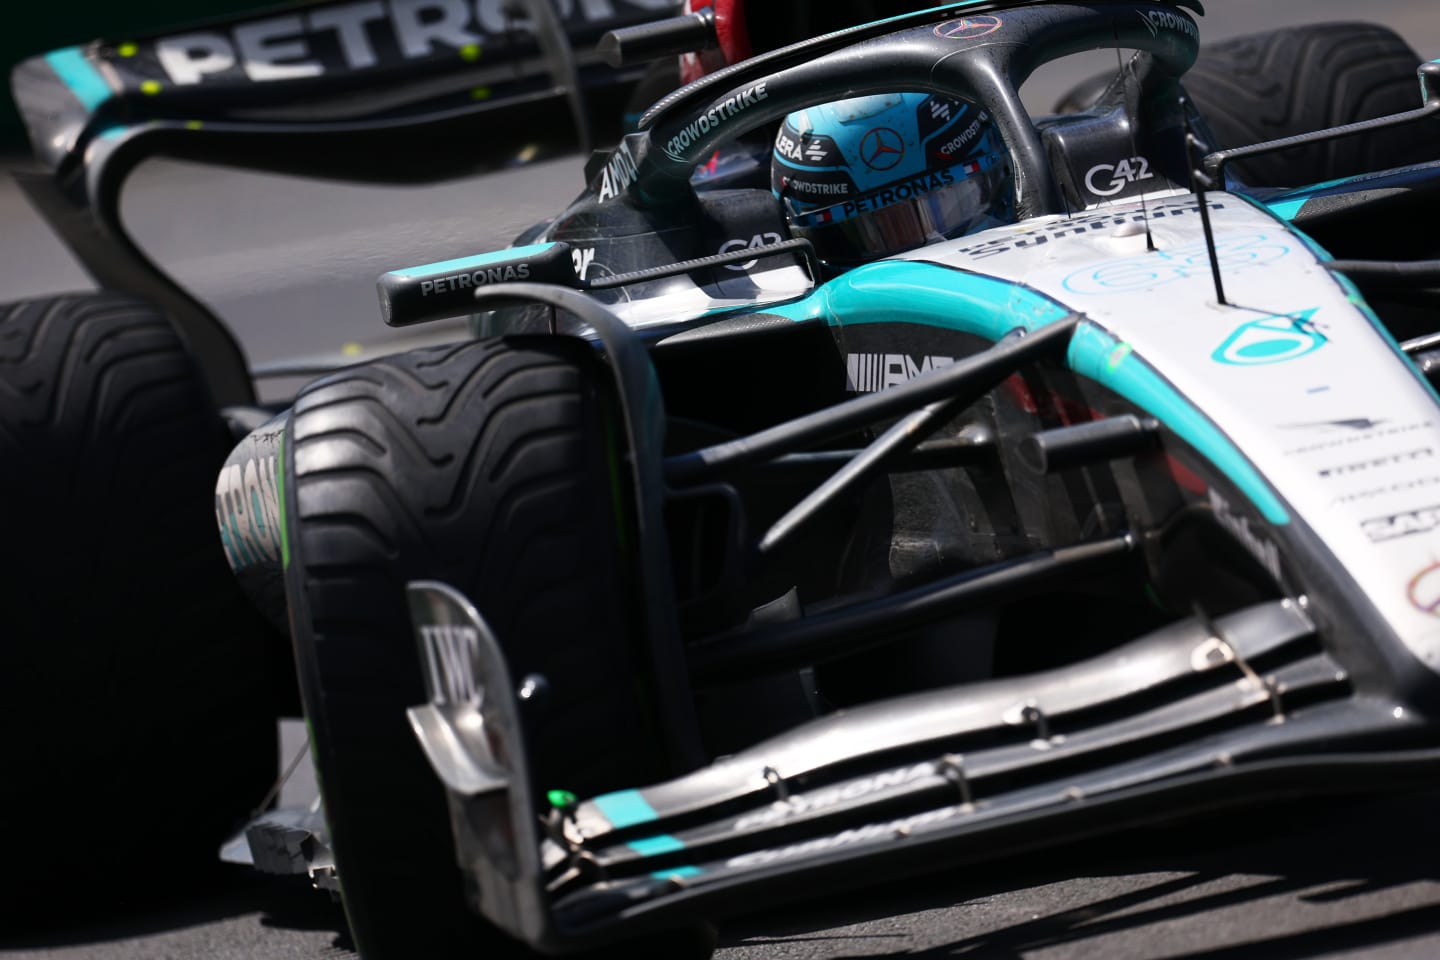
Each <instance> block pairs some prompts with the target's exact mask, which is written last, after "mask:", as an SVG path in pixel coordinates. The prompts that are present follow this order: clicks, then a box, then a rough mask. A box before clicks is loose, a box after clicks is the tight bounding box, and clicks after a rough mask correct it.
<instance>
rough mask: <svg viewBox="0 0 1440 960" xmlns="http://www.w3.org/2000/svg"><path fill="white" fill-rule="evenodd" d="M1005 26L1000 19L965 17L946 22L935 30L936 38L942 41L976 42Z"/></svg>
mask: <svg viewBox="0 0 1440 960" xmlns="http://www.w3.org/2000/svg"><path fill="white" fill-rule="evenodd" d="M1004 25H1005V21H1003V20H1001V19H1000V18H999V17H965V18H963V19H960V20H946V21H945V22H944V23H942V24H940V26H938V27H936V28H935V36H937V37H939V38H940V39H942V40H974V39H975V38H976V37H988V36H990V34H992V33H994V32H995V31H996V30H999V29H1000V28H1001V27H1003V26H1004Z"/></svg>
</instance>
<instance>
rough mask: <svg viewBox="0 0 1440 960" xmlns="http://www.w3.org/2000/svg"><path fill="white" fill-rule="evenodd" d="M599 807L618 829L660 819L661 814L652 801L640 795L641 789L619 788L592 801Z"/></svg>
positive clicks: (602, 813) (601, 812) (601, 813)
mask: <svg viewBox="0 0 1440 960" xmlns="http://www.w3.org/2000/svg"><path fill="white" fill-rule="evenodd" d="M590 802H591V803H593V804H595V806H596V808H598V809H599V811H600V815H601V816H603V817H604V818H605V819H606V820H609V821H610V825H611V826H612V827H614V828H615V829H616V830H624V829H625V828H626V827H633V826H635V824H637V823H649V822H650V821H652V820H658V819H659V814H657V813H656V812H655V808H654V807H652V806H650V801H648V800H646V799H645V798H644V797H643V796H641V795H640V791H639V790H617V791H616V792H614V793H607V794H604V795H602V796H599V797H596V798H595V799H594V800H592V801H590Z"/></svg>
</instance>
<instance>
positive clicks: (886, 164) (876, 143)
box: [860, 127, 905, 170]
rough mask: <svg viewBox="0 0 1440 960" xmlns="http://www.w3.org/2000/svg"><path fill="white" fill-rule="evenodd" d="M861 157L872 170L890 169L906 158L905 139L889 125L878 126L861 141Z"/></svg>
mask: <svg viewBox="0 0 1440 960" xmlns="http://www.w3.org/2000/svg"><path fill="white" fill-rule="evenodd" d="M860 159H861V160H864V161H865V166H867V167H869V168H870V169H871V170H889V169H891V168H892V167H894V166H895V165H896V164H898V163H899V162H900V161H901V160H904V159H905V140H904V139H903V138H902V137H901V136H900V134H898V133H896V132H895V131H894V130H891V129H890V128H889V127H876V128H875V129H874V130H871V131H870V132H869V133H867V134H865V137H864V138H863V139H862V140H861V141H860Z"/></svg>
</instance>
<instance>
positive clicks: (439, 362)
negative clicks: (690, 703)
mask: <svg viewBox="0 0 1440 960" xmlns="http://www.w3.org/2000/svg"><path fill="white" fill-rule="evenodd" d="M622 435H623V433H622V431H621V430H620V428H619V424H618V421H617V418H616V401H615V399H614V397H613V390H612V389H611V387H610V384H609V381H608V377H607V375H606V374H605V372H604V370H603V369H602V368H601V367H600V365H599V361H598V359H597V358H596V357H595V356H594V354H593V352H592V349H591V348H590V347H589V346H588V345H587V344H585V343H583V342H582V341H579V340H573V339H567V338H556V337H535V338H516V339H512V340H490V341H479V342H474V343H467V344H460V345H451V346H445V347H437V348H433V349H428V350H420V351H416V352H412V353H407V354H403V355H399V356H396V357H391V358H387V359H385V360H381V361H378V362H375V363H372V364H369V365H367V366H363V367H358V368H353V369H351V370H347V371H345V372H342V373H338V374H335V375H333V376H330V377H328V378H326V379H324V380H321V381H319V382H317V383H315V384H313V385H311V386H310V387H309V388H308V389H307V390H306V391H305V392H304V393H302V394H301V396H300V398H299V399H298V400H297V402H296V404H295V408H294V412H293V414H292V419H291V421H290V426H289V430H288V434H287V436H288V441H287V449H286V453H285V462H286V473H287V476H288V478H289V479H288V482H286V483H285V485H284V486H285V491H284V497H285V503H286V511H287V520H288V522H287V533H286V536H287V542H288V544H289V567H288V569H287V573H286V585H287V590H288V592H289V595H290V603H291V611H292V622H293V624H294V627H295V641H296V654H297V660H298V665H299V670H300V677H301V690H302V696H303V699H304V703H305V710H306V716H307V719H308V720H309V722H310V727H311V735H312V742H313V746H314V749H315V760H316V765H317V768H318V771H319V778H320V786H321V792H322V794H323V796H324V801H325V810H326V819H327V823H328V827H329V830H330V839H331V842H332V844H333V847H334V851H335V856H336V862H337V872H338V876H339V880H340V885H341V889H342V891H343V896H344V901H345V909H346V913H347V915H348V917H349V920H350V926H351V932H352V934H353V936H354V938H355V942H356V945H357V947H358V949H359V950H360V952H361V954H362V955H363V956H365V957H366V958H368V960H377V958H389V957H404V958H409V957H420V956H423V957H427V958H432V957H445V956H452V955H460V954H462V953H465V952H467V951H471V950H474V949H475V948H476V946H477V945H478V944H479V943H481V942H482V941H484V940H485V939H487V938H488V937H489V936H491V934H490V932H489V928H486V927H484V926H483V925H481V924H478V923H477V922H475V920H474V919H473V918H472V917H471V916H470V915H469V912H468V909H467V905H466V903H465V898H464V895H463V890H464V882H463V879H462V876H461V873H460V871H459V870H458V869H457V867H456V863H455V849H454V843H453V840H452V838H451V835H450V829H449V814H448V811H447V808H446V804H445V797H444V793H443V790H442V789H441V787H440V784H439V782H438V780H437V779H436V777H435V775H434V773H433V772H432V771H431V770H430V769H429V767H428V765H427V764H426V762H425V760H424V759H423V756H422V754H421V752H420V749H419V746H418V744H417V743H416V741H415V738H414V736H413V734H412V733H411V731H410V729H409V724H408V722H407V718H406V716H405V709H406V708H407V707H410V706H414V705H416V704H419V703H422V702H424V701H425V692H424V687H423V684H422V680H421V673H420V659H419V656H418V654H417V651H416V646H415V640H414V631H413V628H412V626H411V624H410V620H409V616H408V612H407V607H406V599H405V584H406V582H407V581H410V580H416V579H431V580H440V581H443V582H446V583H449V584H450V585H452V586H454V587H455V588H457V589H459V590H460V591H461V592H462V593H464V594H465V595H466V596H467V597H469V598H470V600H471V601H472V602H474V603H475V605H476V607H477V609H479V611H480V612H481V614H482V615H483V616H484V617H485V618H486V620H487V621H488V622H489V623H490V625H491V626H492V628H493V629H494V630H495V633H496V635H497V637H498V638H499V640H500V643H501V645H502V648H503V649H504V652H505V655H506V657H507V659H508V661H509V665H510V670H511V674H512V676H513V677H514V678H515V681H516V682H517V683H521V682H523V678H525V677H526V676H527V675H536V674H538V675H540V676H543V677H544V678H545V681H546V683H545V686H546V687H547V688H548V697H547V699H548V702H547V703H546V704H543V705H542V707H541V709H540V711H538V712H532V713H530V714H527V715H526V720H525V722H526V737H527V741H528V743H529V751H530V754H531V768H532V770H533V771H534V777H535V781H536V782H535V783H534V784H533V786H534V787H536V788H538V792H537V796H540V797H543V796H544V795H545V791H546V790H548V789H552V788H563V789H566V790H570V791H573V792H575V793H576V794H579V795H581V796H585V795H588V794H592V793H597V792H601V791H603V790H606V789H610V788H612V787H614V786H617V785H634V784H637V783H644V782H649V781H650V780H652V779H655V778H656V777H658V776H659V775H660V774H661V773H662V768H661V755H660V745H659V740H658V737H657V736H656V731H655V730H654V728H653V726H654V722H653V713H652V711H651V709H650V707H649V704H650V703H651V702H652V698H651V697H650V695H649V693H648V692H647V691H646V689H645V687H644V684H643V679H642V678H644V677H645V676H646V671H645V670H644V668H643V664H642V663H641V662H640V657H639V656H638V654H637V652H636V651H637V649H638V645H637V644H636V643H635V638H636V636H637V633H638V630H637V624H638V623H639V620H638V609H637V607H636V603H635V597H636V595H637V589H636V588H637V585H636V583H635V582H634V570H635V569H636V565H635V563H634V562H633V560H634V557H633V556H632V555H631V553H630V551H631V550H633V544H634V538H633V535H632V530H633V516H632V515H633V508H632V507H631V506H630V503H631V501H633V494H632V493H631V492H630V489H629V487H628V486H627V483H626V481H625V477H626V476H627V473H628V471H627V469H626V467H625V466H624V465H623V462H622V460H621V456H620V454H621V450H620V449H619V443H620V441H619V439H618V438H619V437H621V436H622Z"/></svg>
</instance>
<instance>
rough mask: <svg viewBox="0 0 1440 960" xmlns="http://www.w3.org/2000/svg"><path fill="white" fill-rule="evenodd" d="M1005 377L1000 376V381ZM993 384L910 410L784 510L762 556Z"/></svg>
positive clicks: (764, 541) (762, 547) (765, 541)
mask: <svg viewBox="0 0 1440 960" xmlns="http://www.w3.org/2000/svg"><path fill="white" fill-rule="evenodd" d="M1006 376H1008V374H1001V376H1000V379H1001V380H1003V379H1004V378H1005V377H1006ZM993 386H994V384H993V383H992V384H988V385H987V384H982V383H980V382H978V381H976V382H975V383H974V384H972V385H970V389H969V390H967V391H966V393H964V394H961V395H958V396H956V397H954V398H952V399H950V400H939V401H936V402H935V403H932V404H930V405H929V406H927V407H923V408H921V409H919V410H915V411H912V412H911V413H908V414H906V415H905V416H904V417H902V418H901V419H900V422H899V423H897V424H895V425H894V426H893V427H891V428H890V429H889V430H886V431H885V432H884V433H883V434H881V435H880V437H879V438H878V439H876V441H875V442H874V443H872V444H870V446H868V447H866V448H865V449H864V450H861V451H860V452H859V453H858V454H856V455H855V457H854V458H853V459H851V460H850V461H849V462H848V463H846V464H845V465H844V466H843V467H841V468H840V469H839V470H837V471H836V472H835V473H834V474H833V475H831V476H830V477H828V478H826V480H825V482H824V483H822V484H820V486H818V487H816V488H815V489H814V490H813V491H811V492H810V493H809V494H808V495H807V496H806V497H805V498H804V499H803V500H801V501H800V502H799V503H797V504H796V505H795V506H793V507H791V508H790V509H789V510H788V511H786V513H785V515H784V516H783V517H781V518H780V519H779V520H777V521H775V523H774V524H773V525H772V526H771V527H770V529H769V530H767V531H765V536H763V537H761V538H760V544H759V546H758V547H757V549H758V550H759V551H760V553H761V554H767V553H770V552H772V551H773V550H774V549H775V548H776V547H778V546H780V545H781V544H782V543H784V542H785V541H786V540H788V539H789V538H790V537H791V536H793V535H794V534H795V533H796V531H798V530H799V529H800V528H801V527H803V526H804V525H805V524H806V523H808V522H810V521H812V520H814V519H815V518H816V517H818V516H820V513H821V511H823V510H824V509H825V507H826V506H827V505H829V504H832V503H834V502H835V501H836V500H838V499H839V498H840V497H842V496H844V495H845V492H846V491H847V490H853V489H854V488H856V487H858V486H860V485H862V484H864V483H865V482H866V481H868V480H869V479H870V478H872V477H874V476H875V475H876V474H877V473H879V472H881V471H882V470H884V469H885V467H886V465H887V464H889V463H891V462H893V461H894V459H895V458H896V457H898V456H900V455H902V454H904V453H906V452H908V451H910V450H913V449H914V448H915V447H916V446H918V445H919V444H920V442H921V441H922V440H924V439H925V438H926V437H928V436H929V435H930V434H932V433H934V432H935V431H936V430H938V429H940V427H942V426H944V424H945V421H946V420H948V419H949V418H950V417H951V416H953V415H954V412H955V411H956V410H958V409H959V408H961V407H968V406H969V405H970V404H972V403H974V402H975V401H976V400H978V399H979V398H980V397H982V396H984V395H985V394H986V393H987V392H988V391H989V390H990V389H991V388H992V387H993Z"/></svg>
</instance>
